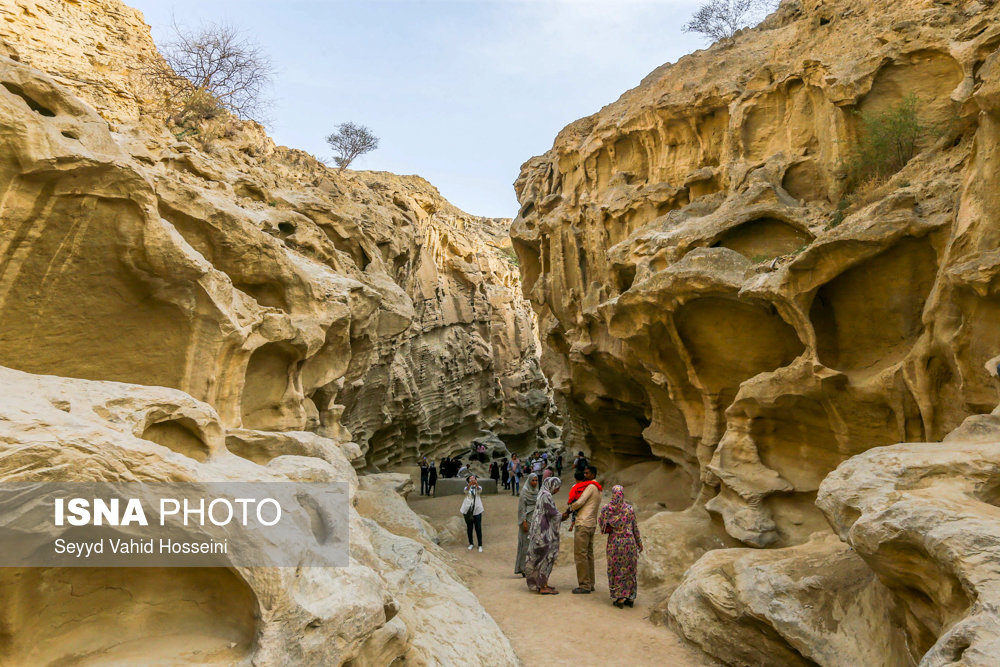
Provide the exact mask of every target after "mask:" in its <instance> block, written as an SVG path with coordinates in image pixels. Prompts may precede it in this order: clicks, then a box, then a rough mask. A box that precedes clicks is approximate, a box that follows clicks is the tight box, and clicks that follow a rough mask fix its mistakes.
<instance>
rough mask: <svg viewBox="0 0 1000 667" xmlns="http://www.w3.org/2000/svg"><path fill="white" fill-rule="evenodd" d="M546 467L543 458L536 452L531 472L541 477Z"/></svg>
mask: <svg viewBox="0 0 1000 667" xmlns="http://www.w3.org/2000/svg"><path fill="white" fill-rule="evenodd" d="M544 467H545V462H544V461H542V457H541V456H539V455H538V452H535V454H534V458H532V460H531V472H533V473H535V474H537V475H540V474H542V468H544Z"/></svg>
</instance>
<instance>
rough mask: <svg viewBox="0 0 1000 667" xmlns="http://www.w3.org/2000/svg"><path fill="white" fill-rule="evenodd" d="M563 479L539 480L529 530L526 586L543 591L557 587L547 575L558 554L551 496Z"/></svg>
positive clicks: (555, 513)
mask: <svg viewBox="0 0 1000 667" xmlns="http://www.w3.org/2000/svg"><path fill="white" fill-rule="evenodd" d="M560 486H562V481H561V480H560V479H559V478H558V477H549V478H548V479H547V480H545V481H544V482H543V483H542V489H541V490H540V491H539V492H538V500H537V502H536V503H535V514H534V516H533V517H532V518H531V528H530V529H529V530H528V553H527V556H526V557H525V560H524V574H525V580H526V581H527V583H528V589H529V590H533V591H538V592H539V593H541V594H542V595H558V594H559V591H557V590H556V589H554V588H552V587H551V586H549V575H550V574H552V566H553V565H554V564H555V562H556V556H558V555H559V525H560V524H561V523H562V522H561V520H560V518H559V509H558V508H557V507H556V501H555V498H553V496H554V495H555V494H556V493H558V492H559V487H560Z"/></svg>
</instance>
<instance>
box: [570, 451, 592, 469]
mask: <svg viewBox="0 0 1000 667" xmlns="http://www.w3.org/2000/svg"><path fill="white" fill-rule="evenodd" d="M588 465H590V461H588V460H587V457H586V456H584V455H583V452H579V453H578V454H577V455H576V458H575V459H573V469H574V470H579V471H580V472H583V471H584V470H586V469H587V466H588Z"/></svg>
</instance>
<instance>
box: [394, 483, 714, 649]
mask: <svg viewBox="0 0 1000 667" xmlns="http://www.w3.org/2000/svg"><path fill="white" fill-rule="evenodd" d="M417 484H418V488H419V481H418V482H417ZM566 493H567V489H566V488H565V487H564V488H563V489H561V490H560V492H559V494H558V496H557V498H556V500H557V503H558V505H559V506H560V508H561V507H562V506H563V505H564V504H565V502H566ZM483 501H484V505H485V514H484V516H483V543H484V546H483V553H479V552H478V551H475V550H473V551H469V550H468V549H467V548H466V547H467V543H466V542H465V538H464V536H463V537H462V540H461V543H459V544H452V545H449V546H447V547H445V548H446V549H447V551H448V552H450V553H451V554H453V555H454V556H455V557H456V558H458V559H459V561H461V562H462V563H464V564H465V565H467V566H469V567H470V569H471V571H473V572H474V573H475V575H474V576H472V577H471V578H470V580H469V581H468V583H469V587H470V588H471V589H472V592H473V593H475V594H476V596H477V597H478V598H479V600H480V602H481V603H482V604H483V606H484V607H485V608H486V611H488V612H489V613H490V614H491V615H492V616H493V618H494V619H496V622H497V623H498V624H499V625H500V627H501V628H502V629H503V631H504V633H506V635H507V636H508V637H509V638H510V640H511V642H512V643H513V645H514V648H515V650H516V651H517V654H518V656H520V658H521V660H522V661H523V662H524V665H525V666H526V667H533V666H534V665H546V666H552V665H573V666H574V667H578V666H580V665H598V664H603V665H629V666H639V665H657V666H658V667H689V666H691V667H695V666H703V665H705V666H710V665H716V664H717V663H715V662H713V661H712V660H710V659H709V658H707V657H705V656H703V655H702V654H700V653H699V652H697V651H696V650H694V649H692V648H690V647H689V646H687V645H686V644H685V643H684V642H683V640H682V639H681V638H680V637H678V636H677V635H676V634H675V633H674V632H673V631H672V630H670V629H669V628H666V627H660V626H654V625H652V624H651V623H650V622H649V621H648V620H646V617H647V616H648V615H649V609H648V607H646V605H645V602H644V600H643V594H642V589H640V590H639V597H638V599H637V600H636V603H635V608H634V609H629V608H625V609H617V608H616V607H614V606H612V604H611V600H610V598H609V597H608V580H607V569H606V567H607V566H606V560H605V558H604V546H605V541H606V540H604V539H601V538H599V541H598V544H596V545H595V549H594V551H595V555H596V556H597V564H596V572H597V591H596V592H595V593H592V594H590V595H573V594H572V593H570V591H572V590H573V588H574V587H575V586H576V568H575V567H574V565H573V554H572V548H573V546H572V545H573V535H572V533H567V532H566V531H565V528H564V529H563V532H562V542H561V545H560V554H559V559H558V560H557V561H556V566H555V568H554V569H553V570H552V577H551V578H550V580H549V582H550V583H551V584H552V585H553V586H555V587H556V588H557V589H558V590H559V595H553V596H542V595H538V594H536V593H531V592H530V591H528V587H527V586H526V585H525V583H524V579H522V578H521V576H520V575H516V576H515V575H514V555H515V553H516V552H517V532H516V531H517V527H516V526H515V522H516V520H517V499H516V498H514V497H512V496H511V495H509V492H507V493H504V492H502V491H501V493H500V494H499V495H496V496H492V495H491V496H486V497H484V499H483ZM461 502H462V498H461V496H444V497H441V498H427V497H420V496H418V495H417V494H416V493H413V494H411V495H410V506H411V507H412V508H413V510H414V511H415V512H417V513H418V514H423V515H425V516H427V517H429V518H430V519H431V522H432V523H434V524H436V525H439V524H440V523H441V522H442V520H444V519H447V518H449V517H452V516H457V515H458V508H459V505H460V504H461Z"/></svg>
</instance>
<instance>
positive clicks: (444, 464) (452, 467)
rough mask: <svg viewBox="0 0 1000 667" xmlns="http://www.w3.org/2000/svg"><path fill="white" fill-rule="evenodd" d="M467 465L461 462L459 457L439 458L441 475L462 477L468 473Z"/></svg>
mask: <svg viewBox="0 0 1000 667" xmlns="http://www.w3.org/2000/svg"><path fill="white" fill-rule="evenodd" d="M468 470H469V468H468V466H467V465H465V464H464V463H462V459H460V458H454V459H452V458H449V457H447V456H446V457H444V458H443V459H441V476H442V477H463V476H465V475H467V474H468Z"/></svg>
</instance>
